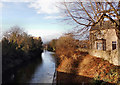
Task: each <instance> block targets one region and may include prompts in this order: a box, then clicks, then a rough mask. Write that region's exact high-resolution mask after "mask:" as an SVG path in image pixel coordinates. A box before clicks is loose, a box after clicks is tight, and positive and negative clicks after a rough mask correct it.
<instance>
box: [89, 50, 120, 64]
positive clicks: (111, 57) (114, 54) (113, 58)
mask: <svg viewBox="0 0 120 85" xmlns="http://www.w3.org/2000/svg"><path fill="white" fill-rule="evenodd" d="M89 54H90V55H92V56H96V57H99V58H103V59H105V60H108V61H109V62H110V63H112V64H114V65H120V63H118V61H119V59H118V49H116V50H113V51H102V50H96V49H91V50H89Z"/></svg>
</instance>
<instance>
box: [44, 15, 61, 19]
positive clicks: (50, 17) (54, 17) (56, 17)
mask: <svg viewBox="0 0 120 85" xmlns="http://www.w3.org/2000/svg"><path fill="white" fill-rule="evenodd" d="M60 18H63V16H46V17H44V19H60Z"/></svg>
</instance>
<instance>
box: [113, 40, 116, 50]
mask: <svg viewBox="0 0 120 85" xmlns="http://www.w3.org/2000/svg"><path fill="white" fill-rule="evenodd" d="M116 45H117V44H116V41H112V50H115V49H116Z"/></svg>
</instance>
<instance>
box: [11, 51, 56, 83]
mask: <svg viewBox="0 0 120 85" xmlns="http://www.w3.org/2000/svg"><path fill="white" fill-rule="evenodd" d="M55 63H56V59H55V56H54V52H49V51H44V52H43V53H42V55H41V58H37V59H36V60H34V61H33V62H31V63H29V64H26V65H24V66H22V67H20V68H19V69H18V70H17V71H16V72H14V74H12V75H11V80H12V81H13V83H29V84H31V83H52V82H53V76H54V72H55Z"/></svg>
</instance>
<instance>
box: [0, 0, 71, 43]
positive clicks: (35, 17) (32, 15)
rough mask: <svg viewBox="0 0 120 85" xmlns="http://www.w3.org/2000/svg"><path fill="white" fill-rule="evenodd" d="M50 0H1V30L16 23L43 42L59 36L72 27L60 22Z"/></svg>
mask: <svg viewBox="0 0 120 85" xmlns="http://www.w3.org/2000/svg"><path fill="white" fill-rule="evenodd" d="M25 1H26V0H25ZM46 2H47V3H46ZM52 2H53V1H51V0H36V2H24V1H21V2H17V1H15V2H11V1H9V0H3V2H1V3H0V5H1V9H2V12H1V13H0V16H2V31H3V32H4V31H6V30H9V29H10V27H12V26H16V25H17V26H20V27H21V28H24V29H25V31H26V32H27V33H28V34H31V35H33V36H41V37H42V39H43V41H44V42H46V41H48V40H51V39H53V38H57V37H59V36H61V34H62V33H64V32H66V31H67V30H68V29H71V28H72V27H71V26H69V25H67V24H65V22H61V19H62V18H63V17H62V16H61V15H60V12H59V9H58V8H56V6H55V5H54V3H52ZM1 9H0V10H1Z"/></svg>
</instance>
